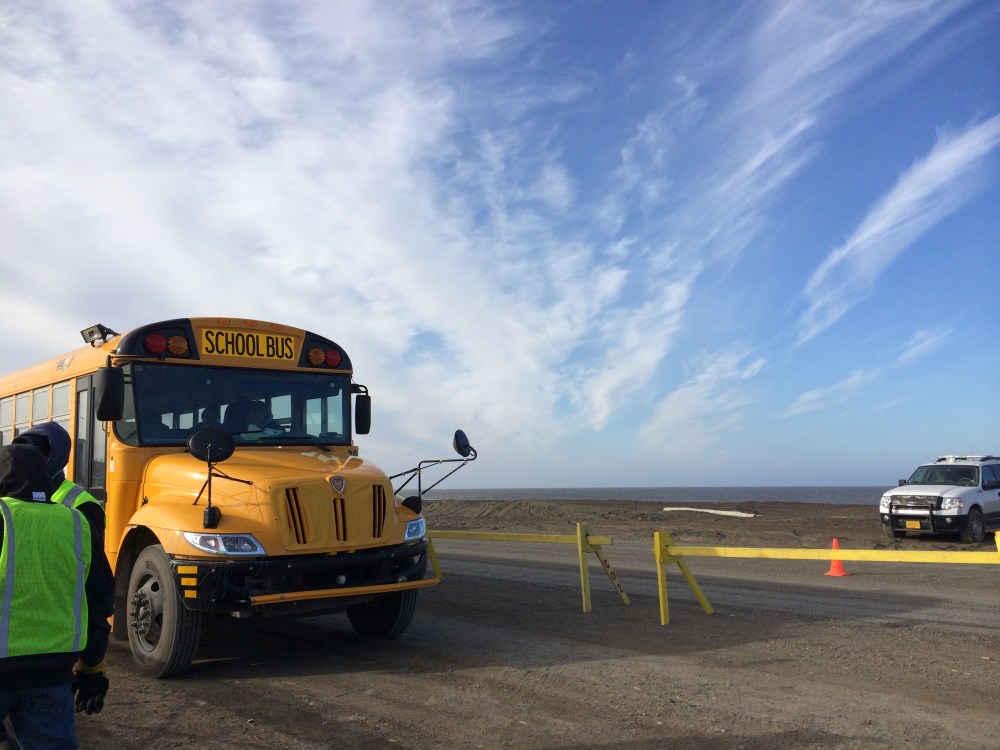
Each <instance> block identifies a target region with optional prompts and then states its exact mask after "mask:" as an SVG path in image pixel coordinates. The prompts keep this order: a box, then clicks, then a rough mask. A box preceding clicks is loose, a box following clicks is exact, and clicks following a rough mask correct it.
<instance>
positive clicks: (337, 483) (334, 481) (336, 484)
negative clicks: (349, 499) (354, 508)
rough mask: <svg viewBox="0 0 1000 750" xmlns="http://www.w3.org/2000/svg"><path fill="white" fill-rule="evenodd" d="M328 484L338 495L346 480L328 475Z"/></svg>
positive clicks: (341, 491) (342, 489) (345, 484)
mask: <svg viewBox="0 0 1000 750" xmlns="http://www.w3.org/2000/svg"><path fill="white" fill-rule="evenodd" d="M330 486H331V487H333V491H334V492H336V493H337V494H338V495H340V494H341V493H343V491H344V487H346V486H347V480H346V479H344V478H343V477H330Z"/></svg>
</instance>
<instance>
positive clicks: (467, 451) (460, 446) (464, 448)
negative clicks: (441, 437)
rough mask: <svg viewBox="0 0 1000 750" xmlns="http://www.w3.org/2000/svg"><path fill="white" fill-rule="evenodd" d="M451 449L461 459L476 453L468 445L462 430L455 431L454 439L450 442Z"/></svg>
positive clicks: (467, 439)
mask: <svg viewBox="0 0 1000 750" xmlns="http://www.w3.org/2000/svg"><path fill="white" fill-rule="evenodd" d="M451 447H452V448H454V449H455V453H457V454H458V455H460V456H461V457H462V458H468V457H469V456H470V455H472V454H473V453H475V452H476V449H475V448H473V447H472V446H471V445H469V438H467V437H466V436H465V433H464V432H463V431H462V430H455V438H454V440H452V441H451Z"/></svg>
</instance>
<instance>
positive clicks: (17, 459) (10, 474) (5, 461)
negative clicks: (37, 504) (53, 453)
mask: <svg viewBox="0 0 1000 750" xmlns="http://www.w3.org/2000/svg"><path fill="white" fill-rule="evenodd" d="M48 488H49V476H48V472H47V467H46V464H45V456H43V455H42V452H41V451H40V450H38V448H36V447H34V446H33V445H7V446H4V447H3V448H0V496H3V497H16V498H18V499H20V500H39V499H41V498H45V497H47V495H48Z"/></svg>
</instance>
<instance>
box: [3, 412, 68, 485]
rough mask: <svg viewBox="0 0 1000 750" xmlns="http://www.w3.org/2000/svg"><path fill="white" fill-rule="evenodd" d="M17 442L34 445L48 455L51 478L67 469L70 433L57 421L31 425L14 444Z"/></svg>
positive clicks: (15, 439)
mask: <svg viewBox="0 0 1000 750" xmlns="http://www.w3.org/2000/svg"><path fill="white" fill-rule="evenodd" d="M17 444H26V445H33V446H35V447H36V448H38V450H40V451H41V452H42V453H43V454H44V455H45V456H47V463H48V470H49V477H50V478H51V477H54V476H56V475H57V474H59V473H60V472H61V471H62V470H63V469H65V468H66V463H67V462H68V461H69V449H70V446H71V441H70V437H69V433H68V432H66V430H65V429H64V428H63V427H62V426H61V425H58V424H56V423H55V422H42V423H41V424H36V425H34V426H33V427H29V428H28V429H27V430H25V431H24V432H22V433H21V434H20V435H18V436H17V437H16V438H14V445H17Z"/></svg>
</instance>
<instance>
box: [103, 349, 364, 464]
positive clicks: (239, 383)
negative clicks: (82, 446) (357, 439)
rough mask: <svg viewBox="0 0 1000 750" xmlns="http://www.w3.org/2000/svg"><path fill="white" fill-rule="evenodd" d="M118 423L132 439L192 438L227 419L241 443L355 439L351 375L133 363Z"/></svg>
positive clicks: (173, 441) (176, 441)
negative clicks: (198, 432) (122, 410)
mask: <svg viewBox="0 0 1000 750" xmlns="http://www.w3.org/2000/svg"><path fill="white" fill-rule="evenodd" d="M125 372H126V383H127V384H130V385H128V386H127V387H126V393H125V410H124V415H123V418H122V419H121V420H119V421H118V422H116V423H115V432H116V434H117V435H118V437H119V439H121V440H122V441H123V442H125V443H127V444H129V445H185V444H186V443H187V439H188V437H189V436H190V435H191V433H192V432H194V431H195V430H196V429H199V428H201V427H220V428H222V429H223V430H226V431H227V432H229V433H230V434H231V435H232V436H233V438H234V439H235V441H236V444H237V445H261V444H266V445H338V444H339V445H349V444H350V442H351V434H350V428H349V425H350V406H351V398H350V393H351V384H350V379H349V376H347V375H335V374H330V373H318V372H317V373H312V372H297V371H278V370H252V369H240V368H220V367H198V366H182V365H170V364H151V363H132V364H128V365H126V366H125Z"/></svg>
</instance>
